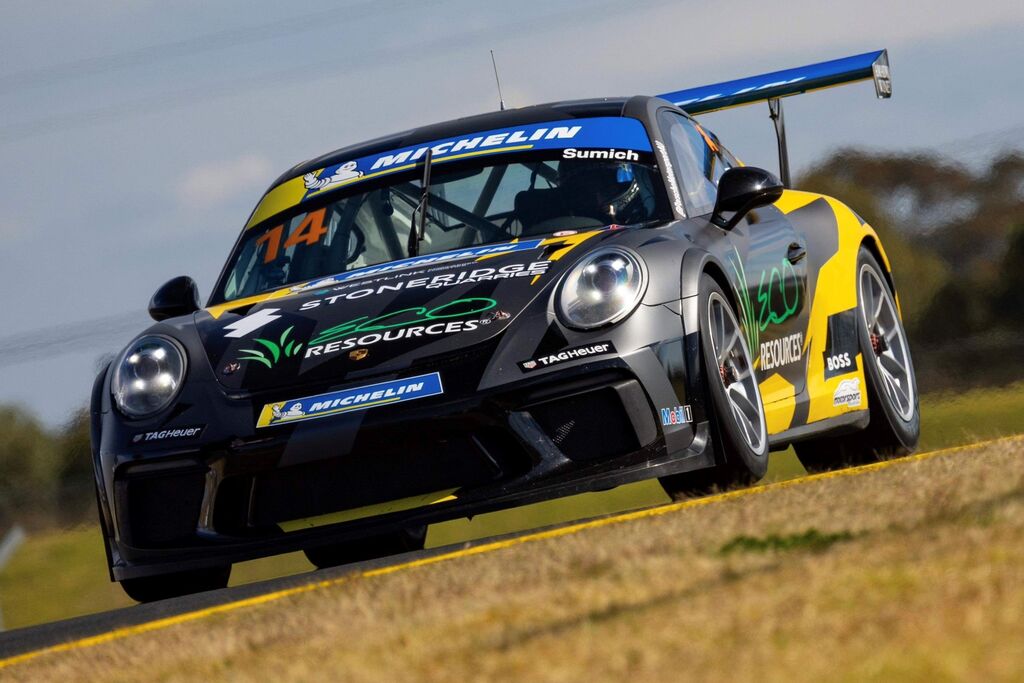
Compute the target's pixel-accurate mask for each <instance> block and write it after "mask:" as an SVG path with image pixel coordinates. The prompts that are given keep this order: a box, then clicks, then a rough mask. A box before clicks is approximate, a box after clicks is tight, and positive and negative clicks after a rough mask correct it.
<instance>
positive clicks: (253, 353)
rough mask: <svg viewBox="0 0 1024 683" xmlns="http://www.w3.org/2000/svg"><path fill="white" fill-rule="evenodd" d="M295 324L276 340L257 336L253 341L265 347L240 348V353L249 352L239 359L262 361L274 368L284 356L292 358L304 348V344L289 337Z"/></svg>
mask: <svg viewBox="0 0 1024 683" xmlns="http://www.w3.org/2000/svg"><path fill="white" fill-rule="evenodd" d="M294 327H295V326H294V325H293V326H292V327H289V328H288V329H286V330H285V331H284V332H282V333H281V337H280V339H278V340H277V341H276V342H275V341H272V340H270V339H261V338H259V337H257V338H256V339H253V341H254V342H255V343H257V344H259V345H261V346H262V347H263V349H262V350H261V349H239V353H247V354H249V355H247V356H239V357H238V360H248V361H252V362H254V363H262V364H263V365H265V366H267V367H268V368H273V367H274V366H275V365H277V363H278V362H279V361H280V360H281V359H283V358H292V357H294V356H297V355H298V354H299V351H301V350H302V344H301V343H299V344H296V343H295V340H294V339H289V338H288V337H289V335H291V333H292V330H293V329H294Z"/></svg>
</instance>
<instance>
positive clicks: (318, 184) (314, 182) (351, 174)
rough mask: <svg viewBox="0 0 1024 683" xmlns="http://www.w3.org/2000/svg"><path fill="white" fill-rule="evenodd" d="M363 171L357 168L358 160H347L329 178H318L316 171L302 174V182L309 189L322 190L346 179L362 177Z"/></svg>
mask: <svg viewBox="0 0 1024 683" xmlns="http://www.w3.org/2000/svg"><path fill="white" fill-rule="evenodd" d="M362 177H363V172H362V171H360V170H357V169H356V162H354V161H346V162H345V163H344V164H342V165H341V166H339V167H338V170H336V171H335V172H334V175H332V176H330V177H327V178H317V177H316V174H315V173H307V174H306V175H304V176H302V182H303V184H304V185H305V186H306V189H307V190H322V189H323V188H325V187H330V186H331V185H337V184H338V183H343V182H345V181H346V180H353V179H355V178H362Z"/></svg>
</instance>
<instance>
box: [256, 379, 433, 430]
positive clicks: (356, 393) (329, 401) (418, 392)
mask: <svg viewBox="0 0 1024 683" xmlns="http://www.w3.org/2000/svg"><path fill="white" fill-rule="evenodd" d="M443 393H444V387H443V386H442V385H441V375H440V374H439V373H436V372H433V373H431V374H429V375H419V376H417V377H408V378H406V379H397V380H392V381H390V382H379V383H377V384H370V385H367V386H361V387H352V388H350V389H342V390H340V391H332V392H329V393H326V394H318V395H316V396H307V397H305V398H297V399H291V400H288V401H281V402H278V403H268V404H266V405H265V406H263V409H262V410H261V411H260V416H259V419H258V420H257V422H256V426H257V427H273V426H276V425H280V424H289V423H292V422H303V421H305V420H315V419H317V418H321V417H329V416H331V415H339V414H341V413H351V412H356V411H359V410H369V409H370V408H376V407H378V406H382V405H390V404H393V403H401V402H403V401H413V400H415V399H418V398H426V397H428V396H438V395H440V394H443Z"/></svg>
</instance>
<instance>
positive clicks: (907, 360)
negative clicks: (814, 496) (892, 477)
mask: <svg viewBox="0 0 1024 683" xmlns="http://www.w3.org/2000/svg"><path fill="white" fill-rule="evenodd" d="M856 287H857V336H858V342H859V345H860V352H861V358H862V359H863V364H864V377H865V379H866V380H867V387H866V389H867V397H868V409H869V411H870V418H869V422H868V426H867V428H865V429H864V430H863V431H860V432H857V433H855V434H848V435H844V436H841V437H832V438H823V439H813V440H810V441H803V442H798V443H795V444H793V448H794V450H796V456H797V458H798V459H799V460H800V463H801V464H802V465H803V466H804V468H805V469H806V470H807V471H808V472H810V473H812V474H813V473H815V472H827V471H830V470H836V469H842V468H844V467H854V466H857V465H866V464H868V463H872V462H878V461H879V460H885V459H887V458H893V457H898V456H901V455H907V454H908V453H911V452H912V451H913V450H914V448H916V446H917V440H918V437H919V436H920V433H921V413H920V409H919V397H918V393H917V378H916V377H915V376H914V363H913V360H912V359H911V357H910V345H909V344H908V343H907V334H906V331H905V330H904V329H903V321H902V320H901V319H900V315H899V311H898V309H897V308H896V302H895V297H894V296H893V293H892V288H891V287H890V286H889V282H888V280H887V279H886V276H885V273H884V272H883V271H882V268H881V267H880V266H879V265H878V261H877V260H876V259H875V257H874V255H872V253H871V252H870V251H869V250H868V249H866V248H864V247H861V250H860V254H859V255H858V258H857V282H856Z"/></svg>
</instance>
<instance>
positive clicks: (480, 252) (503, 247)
mask: <svg viewBox="0 0 1024 683" xmlns="http://www.w3.org/2000/svg"><path fill="white" fill-rule="evenodd" d="M543 242H544V240H543V239H536V240H523V241H522V242H505V243H502V244H488V245H484V246H480V247H472V248H469V249H459V250H457V251H446V252H442V253H440V254H427V255H425V256H414V257H412V258H406V259H400V260H398V261H389V262H388V263H382V264H380V265H377V266H367V267H366V268H358V269H356V270H350V271H347V272H345V273H338V274H337V275H331V276H329V277H325V278H320V279H319V280H313V281H312V282H307V283H306V284H302V285H296V286H294V287H292V288H291V291H292V292H308V291H310V290H314V289H323V288H325V287H333V286H335V285H339V284H341V283H342V282H347V281H348V280H354V279H356V278H362V277H368V276H370V275H377V274H379V273H388V272H390V271H393V270H404V269H406V268H416V267H417V266H425V265H431V264H435V263H445V262H447V261H466V260H468V259H473V258H480V257H485V256H499V255H503V254H511V253H513V252H517V251H531V250H533V249H536V248H537V247H539V246H540V245H541V244H542V243H543Z"/></svg>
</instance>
